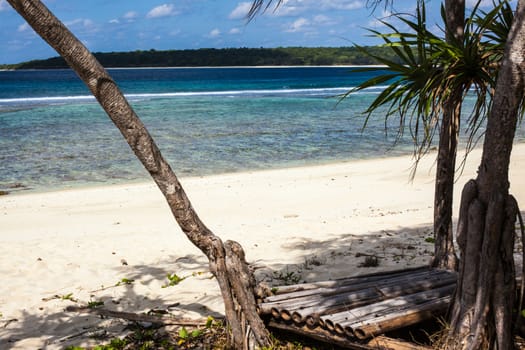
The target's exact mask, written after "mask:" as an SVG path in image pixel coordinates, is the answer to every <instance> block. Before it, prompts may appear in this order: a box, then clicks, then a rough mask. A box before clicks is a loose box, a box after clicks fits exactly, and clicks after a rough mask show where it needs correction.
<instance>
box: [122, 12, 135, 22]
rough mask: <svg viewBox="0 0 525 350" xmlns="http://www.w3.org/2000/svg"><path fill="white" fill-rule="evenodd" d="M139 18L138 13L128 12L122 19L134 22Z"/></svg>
mask: <svg viewBox="0 0 525 350" xmlns="http://www.w3.org/2000/svg"><path fill="white" fill-rule="evenodd" d="M138 16H139V14H138V13H136V12H135V11H128V12H126V13H125V14H124V16H122V18H124V19H125V20H127V21H133V20H135V19H136V18H137V17H138Z"/></svg>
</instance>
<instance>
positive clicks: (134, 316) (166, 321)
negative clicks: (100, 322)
mask: <svg viewBox="0 0 525 350" xmlns="http://www.w3.org/2000/svg"><path fill="white" fill-rule="evenodd" d="M66 311H68V312H80V313H90V314H96V315H99V316H104V317H112V318H121V319H124V320H128V321H133V322H149V323H153V324H158V325H163V326H164V325H177V326H193V327H199V326H205V325H206V322H208V320H207V319H203V318H198V319H189V318H179V317H174V316H164V315H147V314H138V313H134V312H125V311H115V310H108V309H104V308H90V307H87V306H68V307H67V308H66Z"/></svg>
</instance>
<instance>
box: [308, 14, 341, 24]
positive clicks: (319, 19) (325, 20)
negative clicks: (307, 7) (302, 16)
mask: <svg viewBox="0 0 525 350" xmlns="http://www.w3.org/2000/svg"><path fill="white" fill-rule="evenodd" d="M313 20H314V23H315V24H320V25H334V24H337V21H335V20H333V19H332V18H330V17H328V16H325V15H317V16H315V17H314V18H313Z"/></svg>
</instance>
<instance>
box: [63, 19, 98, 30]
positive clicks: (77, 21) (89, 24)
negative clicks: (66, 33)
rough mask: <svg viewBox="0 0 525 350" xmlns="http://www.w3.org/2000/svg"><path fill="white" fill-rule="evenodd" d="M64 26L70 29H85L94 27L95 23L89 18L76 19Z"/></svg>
mask: <svg viewBox="0 0 525 350" xmlns="http://www.w3.org/2000/svg"><path fill="white" fill-rule="evenodd" d="M64 24H65V25H66V26H68V27H73V26H81V27H84V28H90V27H93V26H94V23H93V21H92V20H90V19H87V18H76V19H74V20H72V21H68V22H64Z"/></svg>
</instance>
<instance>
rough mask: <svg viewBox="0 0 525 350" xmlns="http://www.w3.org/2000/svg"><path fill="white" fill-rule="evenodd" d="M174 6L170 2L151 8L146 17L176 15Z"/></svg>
mask: <svg viewBox="0 0 525 350" xmlns="http://www.w3.org/2000/svg"><path fill="white" fill-rule="evenodd" d="M176 14H177V13H176V12H175V7H174V6H173V5H171V4H163V5H159V6H157V7H154V8H153V9H151V11H150V12H148V14H147V15H146V17H147V18H159V17H167V16H173V15H176Z"/></svg>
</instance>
